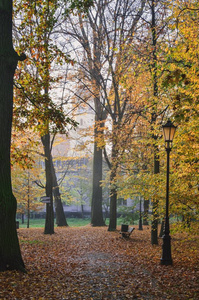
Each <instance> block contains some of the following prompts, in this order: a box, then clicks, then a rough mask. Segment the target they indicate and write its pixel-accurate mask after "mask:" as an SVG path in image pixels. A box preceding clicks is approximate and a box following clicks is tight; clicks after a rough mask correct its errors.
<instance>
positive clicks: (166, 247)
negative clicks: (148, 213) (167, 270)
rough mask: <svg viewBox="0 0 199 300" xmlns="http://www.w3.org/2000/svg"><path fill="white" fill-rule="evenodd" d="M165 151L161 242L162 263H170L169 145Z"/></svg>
mask: <svg viewBox="0 0 199 300" xmlns="http://www.w3.org/2000/svg"><path fill="white" fill-rule="evenodd" d="M166 151H167V182H166V216H165V227H164V234H163V244H162V258H161V264H162V265H172V258H171V237H170V235H169V233H170V230H169V154H170V152H171V148H170V147H169V145H167V147H166Z"/></svg>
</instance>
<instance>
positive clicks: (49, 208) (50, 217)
mask: <svg viewBox="0 0 199 300" xmlns="http://www.w3.org/2000/svg"><path fill="white" fill-rule="evenodd" d="M41 141H42V144H43V147H44V155H45V173H46V187H45V188H46V196H47V197H49V198H50V203H47V204H46V221H45V229H44V233H45V234H53V233H54V211H53V194H52V184H53V180H52V171H51V151H50V134H49V133H47V134H45V135H44V136H42V137H41Z"/></svg>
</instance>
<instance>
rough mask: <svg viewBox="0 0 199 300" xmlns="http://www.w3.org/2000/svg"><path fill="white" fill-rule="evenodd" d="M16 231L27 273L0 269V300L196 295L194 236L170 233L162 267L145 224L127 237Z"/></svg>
mask: <svg viewBox="0 0 199 300" xmlns="http://www.w3.org/2000/svg"><path fill="white" fill-rule="evenodd" d="M18 235H19V240H20V244H21V250H22V254H23V257H24V261H25V265H26V268H27V271H28V273H27V274H22V273H18V272H11V271H7V272H3V273H0V298H1V299H26V300H28V299H175V300H178V299H179V300H183V299H195V300H196V299H198V296H199V294H198V290H197V289H198V285H197V279H198V274H199V264H198V255H197V249H198V236H197V237H196V236H194V238H192V237H190V236H188V235H185V234H181V235H180V234H175V235H173V239H172V256H173V261H174V265H173V266H162V265H160V257H161V245H159V246H152V245H151V244H150V230H149V228H147V227H145V228H144V230H143V231H138V230H137V227H136V229H135V230H134V232H133V234H132V236H131V238H130V239H129V240H125V239H123V238H121V237H120V235H119V232H118V231H117V232H108V231H107V228H106V227H101V228H97V227H95V228H91V227H90V226H85V227H80V228H57V229H56V234H54V235H51V236H49V235H44V234H43V229H19V231H18ZM160 244H161V243H160Z"/></svg>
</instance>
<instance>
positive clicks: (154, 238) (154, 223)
mask: <svg viewBox="0 0 199 300" xmlns="http://www.w3.org/2000/svg"><path fill="white" fill-rule="evenodd" d="M151 16H152V45H153V53H152V55H153V64H152V69H153V95H154V99H155V101H156V98H157V96H158V80H157V49H156V47H157V30H156V15H155V1H154V0H151ZM154 105H155V103H154ZM156 119H157V115H156V112H155V111H154V112H153V114H152V127H153V124H155V123H156ZM153 138H154V140H156V139H157V136H154V137H153ZM159 172H160V164H159V154H158V148H157V147H156V146H154V174H158V173H159ZM152 204H153V211H152V226H151V244H152V245H154V244H155V245H157V244H158V200H157V197H156V195H154V199H152Z"/></svg>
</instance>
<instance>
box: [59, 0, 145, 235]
mask: <svg viewBox="0 0 199 300" xmlns="http://www.w3.org/2000/svg"><path fill="white" fill-rule="evenodd" d="M145 2H146V1H139V5H137V4H138V3H137V2H136V1H125V2H124V1H120V0H117V1H110V2H107V1H103V0H99V1H94V7H93V8H92V9H90V10H89V11H88V14H87V15H86V16H84V18H82V16H79V19H70V23H71V28H69V27H68V26H67V28H66V29H65V31H64V32H65V33H66V34H67V35H71V37H72V38H74V39H75V40H76V41H78V43H79V45H80V46H81V47H82V55H81V56H80V55H79V51H76V57H77V61H78V67H79V68H78V72H79V70H80V69H81V73H80V74H82V75H83V76H78V79H79V82H77V84H78V83H79V85H80V86H82V87H83V89H84V91H87V98H86V99H90V101H89V100H88V101H87V100H86V101H87V103H89V105H91V106H92V108H93V109H94V110H95V112H96V117H95V127H94V156H93V162H94V163H93V197H92V199H93V200H92V207H93V209H92V213H93V216H94V215H95V216H96V219H95V218H94V217H93V221H92V223H93V224H94V225H99V224H101V225H103V222H102V220H103V217H102V213H101V211H102V209H101V204H102V188H101V181H102V150H103V149H104V146H105V145H104V143H103V138H104V128H105V120H106V118H107V116H108V115H109V117H110V118H111V122H112V129H113V131H114V134H113V135H112V136H114V135H117V134H118V132H119V131H120V130H121V128H122V121H121V119H122V118H123V117H124V115H125V114H126V110H127V109H129V107H130V104H129V106H128V104H127V103H128V100H127V99H126V100H125V95H123V96H121V90H120V86H119V84H118V83H119V79H118V77H119V76H121V73H122V71H121V70H120V63H121V59H122V57H123V55H124V51H123V48H124V46H125V44H130V43H131V41H132V36H133V34H134V31H135V29H136V26H137V24H138V22H139V20H140V18H141V15H142V13H143V9H144V6H145ZM67 25H68V23H67ZM76 96H78V93H76ZM79 99H80V100H83V101H84V102H85V98H84V99H82V97H81V94H80V93H79ZM91 99H92V100H93V103H94V104H91ZM124 119H125V117H124ZM123 121H124V120H123ZM124 122H125V121H124ZM100 138H102V139H101V141H100V142H99V140H100ZM118 141H119V140H118ZM112 142H113V143H112V158H111V160H112V162H113V164H112V165H111V163H109V166H110V167H111V166H112V167H111V176H110V180H111V182H112V188H111V196H110V197H111V220H112V221H111V223H110V226H109V229H110V230H115V229H116V207H117V203H116V201H117V195H116V194H117V193H116V187H115V183H114V178H115V176H116V173H117V164H115V160H116V157H117V154H118V152H117V146H116V145H115V140H114V139H112ZM95 207H96V208H95ZM94 220H95V221H94ZM99 220H100V221H99Z"/></svg>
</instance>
